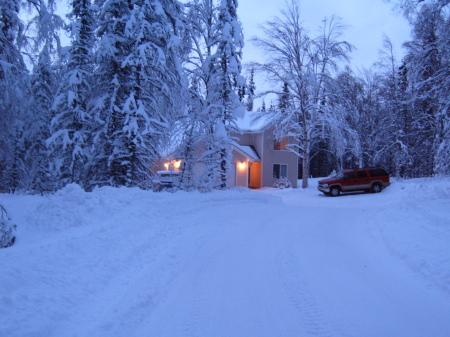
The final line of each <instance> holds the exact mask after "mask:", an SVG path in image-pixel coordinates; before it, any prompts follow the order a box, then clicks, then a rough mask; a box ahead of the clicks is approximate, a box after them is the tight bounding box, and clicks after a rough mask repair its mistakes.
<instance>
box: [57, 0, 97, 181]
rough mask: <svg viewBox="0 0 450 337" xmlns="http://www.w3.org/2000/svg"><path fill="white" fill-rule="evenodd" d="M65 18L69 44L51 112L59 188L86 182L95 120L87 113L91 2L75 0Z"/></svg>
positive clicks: (90, 88) (90, 59)
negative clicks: (90, 142) (73, 183)
mask: <svg viewBox="0 0 450 337" xmlns="http://www.w3.org/2000/svg"><path fill="white" fill-rule="evenodd" d="M71 6H72V11H71V12H70V13H69V15H68V17H69V19H70V20H71V21H70V24H69V26H68V29H69V32H70V35H71V45H70V47H69V50H68V60H67V65H66V67H65V68H64V74H63V75H62V78H61V82H60V84H59V88H58V90H57V92H56V98H55V100H54V103H53V107H52V111H53V113H54V117H53V119H52V122H51V126H52V135H51V137H50V139H49V145H50V148H51V158H52V161H53V163H52V164H53V165H52V166H53V172H54V175H55V177H56V179H57V181H58V185H59V186H60V187H61V186H64V185H66V184H68V183H72V182H76V183H78V184H80V185H82V186H86V187H87V185H88V182H85V181H84V180H85V178H86V170H85V166H86V164H87V163H88V160H89V158H90V156H89V150H90V149H89V147H88V142H89V137H90V134H91V132H92V131H93V128H94V126H95V125H96V124H95V121H93V120H92V117H91V116H90V111H89V108H90V107H89V102H90V98H91V93H92V91H93V88H92V73H93V71H94V64H93V61H94V59H93V47H94V42H95V39H94V31H95V18H94V13H95V10H94V8H93V5H92V3H91V1H90V0H81V1H79V0H74V1H72V2H71Z"/></svg>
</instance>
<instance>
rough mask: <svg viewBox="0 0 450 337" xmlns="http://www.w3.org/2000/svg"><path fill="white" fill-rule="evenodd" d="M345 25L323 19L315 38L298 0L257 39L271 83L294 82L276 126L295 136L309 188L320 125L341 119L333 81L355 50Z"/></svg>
mask: <svg viewBox="0 0 450 337" xmlns="http://www.w3.org/2000/svg"><path fill="white" fill-rule="evenodd" d="M343 28H344V27H343V26H342V24H341V23H340V21H339V20H338V19H337V18H334V17H333V18H332V19H331V20H324V21H323V25H322V27H321V30H320V32H321V33H320V34H319V35H318V36H317V37H316V38H311V37H309V36H308V35H307V34H306V31H305V29H304V27H303V25H302V21H301V17H300V5H299V2H298V1H296V0H292V1H291V2H290V3H288V6H287V8H286V9H285V10H282V11H281V17H275V19H274V20H272V21H269V22H267V23H266V24H265V25H264V27H263V32H264V34H265V36H266V38H256V39H254V41H255V43H256V44H257V45H258V46H260V47H261V48H262V49H263V50H264V51H265V52H266V54H267V57H268V60H267V62H266V63H264V64H257V65H256V66H257V67H258V68H259V69H261V70H262V71H264V72H265V73H266V74H268V76H269V79H270V80H271V81H273V82H275V83H280V84H281V85H282V84H283V83H287V84H288V87H289V91H290V93H291V97H292V100H291V106H290V107H289V108H288V109H286V110H285V112H284V113H279V114H276V115H274V116H273V117H274V125H276V130H277V136H278V137H283V136H291V137H292V138H293V139H294V140H295V141H294V142H292V143H291V144H289V147H290V149H291V150H292V151H294V152H296V153H298V154H299V155H300V156H301V158H302V166H303V170H302V178H303V183H302V187H304V188H305V187H307V186H308V177H309V164H310V156H311V148H312V147H313V146H314V142H317V141H319V140H320V137H319V132H320V131H321V128H320V126H323V125H326V124H328V125H335V123H334V121H335V120H336V118H338V116H336V115H335V114H334V112H336V111H333V109H332V106H330V105H329V104H327V97H328V96H330V95H331V94H332V92H330V91H329V89H330V88H332V86H329V85H327V82H328V80H329V79H330V78H332V76H331V75H332V74H333V72H335V71H336V69H337V64H338V61H342V60H347V58H348V53H349V52H350V51H351V50H352V46H351V45H350V44H349V43H347V42H345V41H342V40H340V37H341V34H342V29H343ZM272 92H273V91H272ZM275 93H276V94H279V95H281V94H282V92H275Z"/></svg>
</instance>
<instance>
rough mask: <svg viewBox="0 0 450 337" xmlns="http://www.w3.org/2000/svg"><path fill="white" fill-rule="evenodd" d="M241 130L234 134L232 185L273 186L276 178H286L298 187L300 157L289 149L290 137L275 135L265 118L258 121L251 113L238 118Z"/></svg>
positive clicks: (230, 181) (238, 125) (230, 179)
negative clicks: (275, 136) (278, 139)
mask: <svg viewBox="0 0 450 337" xmlns="http://www.w3.org/2000/svg"><path fill="white" fill-rule="evenodd" d="M237 127H238V129H239V132H237V133H234V134H232V137H233V138H234V142H233V146H232V169H231V171H230V177H229V179H228V186H229V187H232V186H245V187H249V188H260V187H272V186H273V184H274V179H276V178H281V177H285V178H287V179H288V180H289V181H290V182H291V184H292V186H293V187H297V179H298V156H297V155H296V154H295V153H293V152H291V151H289V150H288V149H287V144H289V139H288V138H287V137H286V138H284V139H283V140H282V141H277V140H276V139H275V138H274V133H273V127H272V126H271V125H270V123H268V121H267V120H265V119H259V120H256V121H255V120H254V113H251V112H247V113H246V114H245V115H244V117H243V118H239V119H238V120H237Z"/></svg>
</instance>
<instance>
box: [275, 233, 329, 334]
mask: <svg viewBox="0 0 450 337" xmlns="http://www.w3.org/2000/svg"><path fill="white" fill-rule="evenodd" d="M293 245H294V242H293V239H292V237H290V238H287V237H286V244H285V248H286V249H284V250H281V251H280V252H279V254H278V256H277V266H278V275H279V277H280V279H281V283H282V286H283V289H284V292H285V293H286V296H287V298H288V299H289V301H290V303H291V304H292V306H293V307H294V308H295V310H296V311H297V315H298V319H299V320H300V322H301V324H302V325H303V326H304V329H305V332H306V335H307V336H317V337H328V336H329V337H331V336H336V335H337V334H336V333H330V330H329V328H328V323H327V320H326V319H325V318H324V316H323V314H322V313H321V311H320V309H319V307H318V305H317V303H316V300H315V298H314V295H313V293H312V291H311V290H310V288H309V285H308V282H307V280H306V277H305V276H304V272H303V267H302V265H301V262H300V260H299V257H298V256H297V255H296V254H295V253H294V250H293Z"/></svg>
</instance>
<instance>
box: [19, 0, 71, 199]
mask: <svg viewBox="0 0 450 337" xmlns="http://www.w3.org/2000/svg"><path fill="white" fill-rule="evenodd" d="M30 5H32V9H33V10H34V13H36V15H35V16H34V17H33V18H32V19H31V21H30V23H29V25H28V29H29V30H30V33H31V32H35V33H36V36H35V37H34V44H33V46H32V51H34V52H35V53H37V54H38V57H37V61H36V63H35V66H34V68H33V72H32V74H31V93H32V95H31V96H32V98H31V102H30V107H29V108H28V111H27V114H26V118H24V121H23V125H24V131H23V139H22V142H23V143H24V145H25V148H26V151H25V154H24V157H23V159H22V162H23V164H24V165H25V167H26V172H27V177H26V178H25V177H24V182H25V183H26V184H25V185H24V186H22V188H23V189H26V190H28V191H32V192H42V191H48V190H51V189H52V188H53V183H52V181H53V180H54V178H55V177H52V175H51V172H50V171H49V152H48V150H47V146H46V141H47V139H48V137H49V135H50V134H49V131H50V120H51V106H52V103H53V99H54V93H55V91H56V86H57V83H58V74H57V63H58V62H59V60H60V50H61V45H60V38H59V32H58V30H59V29H60V28H61V27H62V25H63V21H62V19H61V18H60V17H59V16H58V15H56V14H55V10H56V4H55V2H54V1H52V0H49V1H44V0H36V1H33V2H32V3H30Z"/></svg>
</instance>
